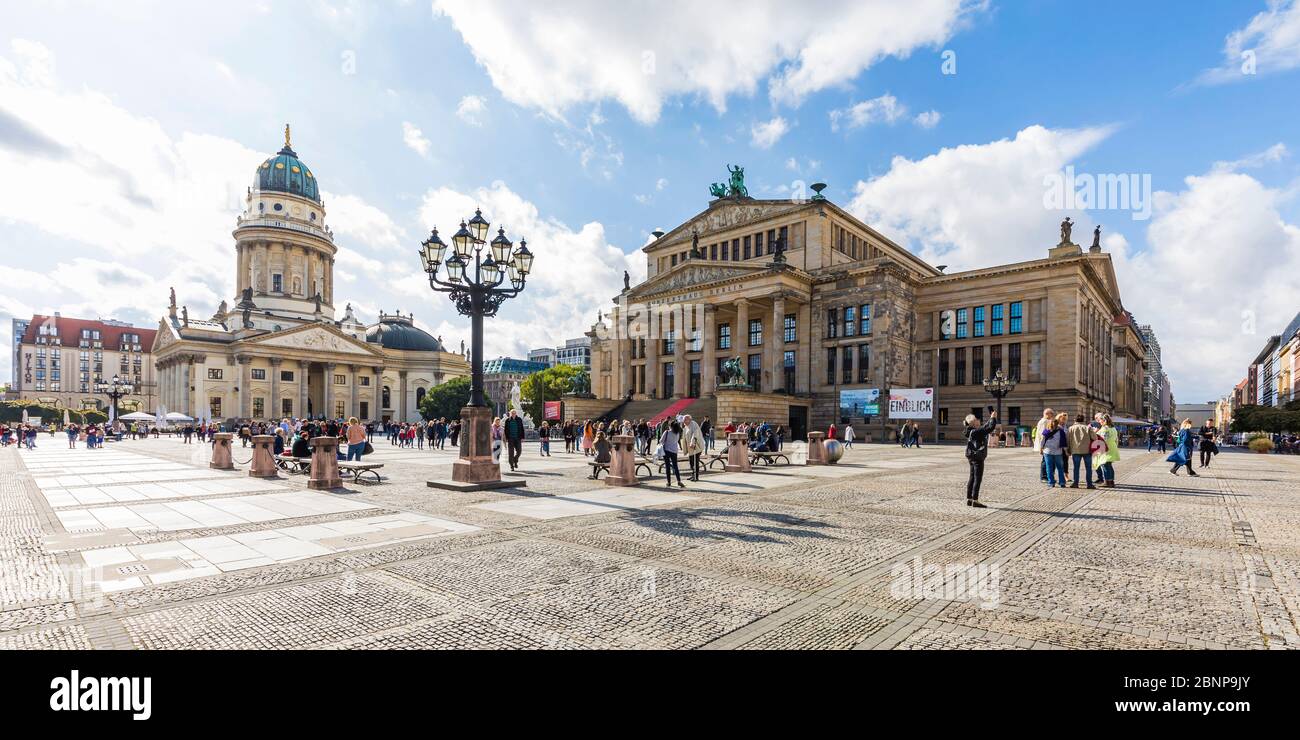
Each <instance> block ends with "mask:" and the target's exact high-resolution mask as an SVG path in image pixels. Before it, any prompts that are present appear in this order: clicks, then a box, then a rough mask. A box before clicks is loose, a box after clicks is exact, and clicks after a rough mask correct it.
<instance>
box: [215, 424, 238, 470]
mask: <svg viewBox="0 0 1300 740" xmlns="http://www.w3.org/2000/svg"><path fill="white" fill-rule="evenodd" d="M233 436H235V435H233V434H231V433H230V432H217V433H216V434H214V435H212V460H211V461H210V462H209V463H208V467H210V468H216V469H217V470H234V469H235V461H234V460H232V459H231V458H230V438H231V437H233Z"/></svg>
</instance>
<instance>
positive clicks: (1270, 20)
mask: <svg viewBox="0 0 1300 740" xmlns="http://www.w3.org/2000/svg"><path fill="white" fill-rule="evenodd" d="M1297 67H1300V2H1297V1H1296V0H1269V3H1268V10H1265V11H1263V12H1261V13H1259V14H1257V15H1255V16H1254V17H1253V18H1251V19H1250V22H1248V23H1247V24H1246V25H1245V26H1244V27H1242V28H1239V29H1237V30H1235V31H1233V32H1232V33H1229V34H1228V37H1227V39H1226V40H1225V41H1224V44H1223V62H1222V63H1221V64H1220V65H1219V66H1218V67H1214V68H1212V69H1207V70H1206V71H1204V72H1202V73H1201V76H1200V77H1199V78H1198V79H1197V81H1198V82H1200V83H1203V84H1210V85H1214V84H1221V83H1225V82H1235V81H1239V80H1245V79H1249V78H1250V77H1251V76H1252V75H1254V74H1260V75H1265V74H1272V73H1276V72H1284V71H1286V70H1291V69H1295V68H1297ZM1252 69H1253V71H1248V70H1252Z"/></svg>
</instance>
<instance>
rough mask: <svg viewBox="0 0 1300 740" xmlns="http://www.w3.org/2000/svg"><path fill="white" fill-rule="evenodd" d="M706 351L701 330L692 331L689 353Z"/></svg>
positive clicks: (688, 346) (688, 347)
mask: <svg viewBox="0 0 1300 740" xmlns="http://www.w3.org/2000/svg"><path fill="white" fill-rule="evenodd" d="M703 350H704V338H703V337H702V336H701V334H700V330H699V329H693V330H691V343H690V344H688V345H687V346H686V351H687V352H701V351H703Z"/></svg>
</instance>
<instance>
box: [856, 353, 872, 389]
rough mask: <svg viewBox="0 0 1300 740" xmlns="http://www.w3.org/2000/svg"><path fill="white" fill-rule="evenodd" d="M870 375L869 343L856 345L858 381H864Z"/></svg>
mask: <svg viewBox="0 0 1300 740" xmlns="http://www.w3.org/2000/svg"><path fill="white" fill-rule="evenodd" d="M870 377H871V345H869V344H859V345H858V382H859V383H865V382H867V379H868V378H870Z"/></svg>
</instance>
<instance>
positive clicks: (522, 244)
mask: <svg viewBox="0 0 1300 740" xmlns="http://www.w3.org/2000/svg"><path fill="white" fill-rule="evenodd" d="M515 263H516V264H518V265H519V274H520V275H525V276H526V275H528V273H530V272H532V270H533V253H532V252H530V251H528V240H527V239H520V240H519V249H516V250H515Z"/></svg>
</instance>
